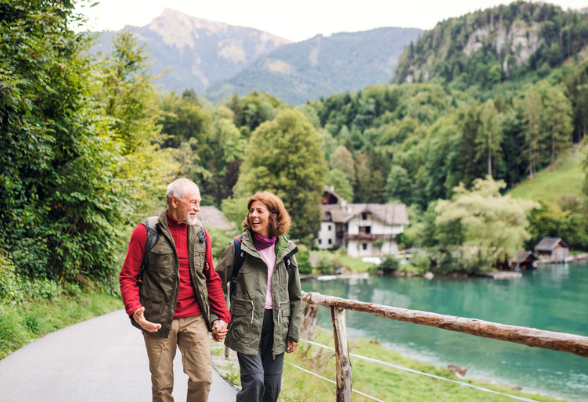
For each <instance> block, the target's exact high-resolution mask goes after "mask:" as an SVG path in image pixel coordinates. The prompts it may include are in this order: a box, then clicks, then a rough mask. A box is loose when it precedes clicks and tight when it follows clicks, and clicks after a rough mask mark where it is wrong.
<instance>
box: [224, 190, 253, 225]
mask: <svg viewBox="0 0 588 402" xmlns="http://www.w3.org/2000/svg"><path fill="white" fill-rule="evenodd" d="M251 195H253V194H251ZM248 200H249V196H244V197H239V198H232V197H229V198H225V199H224V200H223V202H222V204H221V210H222V211H223V214H225V216H226V217H227V219H228V220H229V222H234V223H235V225H236V226H237V228H241V223H242V222H243V220H244V219H245V218H246V217H247V214H248V213H249V211H248V210H247V201H248Z"/></svg>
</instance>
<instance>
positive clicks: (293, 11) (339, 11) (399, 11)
mask: <svg viewBox="0 0 588 402" xmlns="http://www.w3.org/2000/svg"><path fill="white" fill-rule="evenodd" d="M551 3H553V4H556V5H558V6H560V7H562V8H563V9H564V10H567V9H568V8H571V9H580V8H584V7H586V6H588V0H556V1H553V2H551ZM499 4H509V3H508V2H500V1H496V0H447V1H439V0H411V1H407V0H403V1H398V0H363V1H354V2H351V1H334V0H297V1H287V2H286V1H277V0H271V1H270V0H249V1H243V0H214V1H210V0H207V1H204V0H167V1H161V0H157V1H156V0H101V1H100V2H99V4H98V5H96V6H94V7H93V8H90V9H88V7H84V8H82V7H80V6H78V9H79V10H80V11H83V12H84V13H85V14H86V15H87V16H88V17H89V23H88V29H90V30H92V31H102V30H119V29H122V28H123V27H124V26H125V25H133V26H145V25H147V24H149V23H150V22H151V21H152V20H153V19H154V18H155V17H158V16H159V15H161V13H162V12H163V9H164V8H171V9H174V10H177V11H181V12H183V13H185V14H188V15H191V16H194V17H198V18H203V19H206V20H211V21H218V22H224V23H226V24H231V25H238V26H245V27H250V28H256V29H259V30H261V31H265V32H268V33H271V34H273V35H277V36H280V37H282V38H284V39H289V40H291V41H294V42H298V41H301V40H305V39H308V38H311V37H313V36H315V35H317V34H322V35H325V36H328V35H331V34H332V33H336V32H357V31H367V30H370V29H374V28H379V27H403V28H421V29H431V28H433V27H434V26H435V25H436V24H437V22H439V21H441V20H444V19H447V18H451V17H459V16H460V15H463V14H466V13H469V12H472V11H476V10H479V9H485V8H488V7H493V6H496V5H499Z"/></svg>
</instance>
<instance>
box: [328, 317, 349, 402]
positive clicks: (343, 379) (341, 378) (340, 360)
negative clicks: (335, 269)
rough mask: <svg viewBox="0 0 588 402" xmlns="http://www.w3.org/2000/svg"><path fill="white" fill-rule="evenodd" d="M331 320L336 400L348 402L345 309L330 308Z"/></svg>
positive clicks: (347, 346)
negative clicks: (335, 364) (335, 360)
mask: <svg viewBox="0 0 588 402" xmlns="http://www.w3.org/2000/svg"><path fill="white" fill-rule="evenodd" d="M331 321H332V322H333V339H334V342H335V356H336V359H337V402H350V401H351V386H352V378H351V361H350V360H349V343H348V341H347V324H346V321H345V309H342V308H339V307H333V308H331Z"/></svg>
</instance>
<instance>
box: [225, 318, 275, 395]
mask: <svg viewBox="0 0 588 402" xmlns="http://www.w3.org/2000/svg"><path fill="white" fill-rule="evenodd" d="M273 346H274V320H273V312H272V310H266V311H265V313H264V315H263V326H262V329H261V339H260V341H259V351H258V352H257V355H255V356H252V355H245V354H243V353H237V357H238V358H239V366H240V368H241V386H242V387H243V389H242V390H241V391H240V392H239V393H238V394H237V402H277V400H278V396H279V395H280V389H281V386H282V368H283V366H284V354H283V353H282V354H279V355H276V358H275V359H274V358H273V356H272V348H273Z"/></svg>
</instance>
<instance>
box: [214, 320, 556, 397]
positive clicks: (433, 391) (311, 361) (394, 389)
mask: <svg viewBox="0 0 588 402" xmlns="http://www.w3.org/2000/svg"><path fill="white" fill-rule="evenodd" d="M315 342H316V343H320V344H323V345H327V346H330V347H333V342H332V335H331V333H330V332H329V331H327V330H324V329H322V328H318V327H317V328H316V329H315ZM349 347H350V351H351V353H352V354H355V355H360V356H365V357H369V358H372V359H377V360H381V361H384V362H389V363H393V364H395V365H397V366H402V367H406V368H409V369H412V370H417V371H420V372H424V373H428V374H433V375H436V376H439V377H443V378H448V379H450V380H453V381H462V382H465V383H468V384H472V385H475V386H478V387H482V388H486V389H490V390H493V391H497V392H500V393H502V394H507V395H514V396H518V397H522V398H528V399H532V400H535V401H540V402H555V401H559V402H561V401H562V399H558V398H553V397H548V396H543V395H536V394H529V393H525V392H522V391H521V390H515V389H513V388H512V387H509V386H507V385H499V384H492V383H487V382H482V381H474V380H469V379H465V380H460V379H459V378H457V376H455V374H453V372H451V371H449V370H448V369H446V368H444V367H437V366H434V365H431V364H428V363H422V362H419V361H417V360H414V359H411V358H408V357H406V356H404V355H401V354H400V353H398V352H395V351H393V350H390V349H386V348H384V347H382V346H381V345H380V344H379V342H378V341H376V340H374V339H358V340H355V341H350V342H349ZM211 348H212V349H211V350H212V361H213V365H214V366H215V367H216V369H217V371H219V373H220V374H221V375H222V376H223V377H224V378H225V379H226V380H227V381H229V382H231V383H233V384H236V385H240V380H239V363H238V361H237V357H236V353H235V352H233V351H231V354H230V356H231V357H230V359H229V360H226V359H225V357H224V344H218V343H215V342H212V341H211ZM334 354H335V352H334V351H332V350H329V349H325V348H321V347H318V346H314V345H310V344H308V343H305V342H300V343H299V344H298V350H297V351H296V352H295V353H293V354H287V355H286V359H285V360H286V363H285V364H284V375H283V378H282V392H281V394H280V399H279V400H280V401H281V402H324V401H334V400H335V390H336V386H335V385H334V384H332V383H330V382H328V381H325V380H324V379H321V378H318V377H316V376H314V375H312V374H308V373H306V372H304V371H302V370H300V369H298V368H296V367H294V366H293V365H296V366H299V367H302V368H303V369H306V370H309V371H312V372H313V373H316V374H319V375H321V376H323V377H326V378H328V379H330V380H333V381H335V380H336V379H335V358H334ZM351 364H352V367H353V389H356V390H358V391H360V392H363V393H364V394H367V395H370V396H372V397H375V398H377V399H379V400H382V401H386V402H396V401H398V402H405V401H413V402H430V401H437V402H472V401H480V402H482V401H483V402H486V401H489V402H506V401H513V400H514V399H512V398H509V397H506V396H503V395H498V394H493V393H489V392H484V391H481V390H477V389H474V388H471V387H466V386H463V385H459V384H455V383H451V382H447V381H443V380H439V379H435V378H431V377H425V376H422V375H420V374H414V373H410V372H406V371H404V370H400V369H396V368H392V367H388V366H384V365H381V364H378V363H373V362H369V361H365V360H363V359H359V358H357V357H353V356H351ZM466 376H467V374H466ZM351 398H352V400H353V401H354V402H364V401H365V402H369V401H373V399H370V398H367V397H365V396H361V395H359V394H357V393H355V392H353V393H352V397H351Z"/></svg>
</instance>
